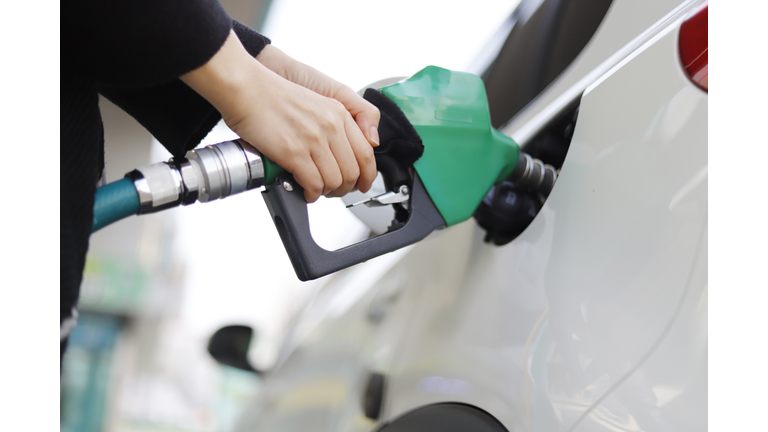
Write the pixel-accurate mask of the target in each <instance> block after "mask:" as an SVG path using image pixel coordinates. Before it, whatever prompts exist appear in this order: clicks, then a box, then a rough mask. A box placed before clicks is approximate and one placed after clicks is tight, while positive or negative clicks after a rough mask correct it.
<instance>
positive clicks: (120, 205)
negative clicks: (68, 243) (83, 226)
mask: <svg viewBox="0 0 768 432" xmlns="http://www.w3.org/2000/svg"><path fill="white" fill-rule="evenodd" d="M139 209H140V204H139V194H138V193H137V192H136V187H135V186H134V185H133V181H132V180H131V179H130V178H128V177H126V178H123V179H121V180H118V181H116V182H112V183H109V184H107V185H104V186H102V187H100V188H98V189H96V201H95V202H94V205H93V225H92V226H91V233H95V232H96V231H98V230H100V229H102V228H104V227H105V226H107V225H109V224H111V223H113V222H117V221H119V220H120V219H124V218H127V217H128V216H131V215H135V214H138V213H139Z"/></svg>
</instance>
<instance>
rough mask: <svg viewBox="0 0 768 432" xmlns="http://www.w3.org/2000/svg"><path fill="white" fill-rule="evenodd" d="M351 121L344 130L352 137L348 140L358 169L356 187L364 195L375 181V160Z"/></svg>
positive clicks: (371, 149)
mask: <svg viewBox="0 0 768 432" xmlns="http://www.w3.org/2000/svg"><path fill="white" fill-rule="evenodd" d="M351 120H352V119H351V118H350V119H348V121H347V123H346V124H345V129H346V130H347V135H351V136H352V137H353V138H352V139H350V144H351V146H352V151H353V152H354V154H355V159H356V160H357V166H358V167H359V169H360V176H359V177H358V179H357V185H356V187H357V189H358V190H359V191H360V192H363V193H365V192H368V190H369V189H370V188H371V185H372V184H373V181H374V180H375V179H376V173H377V171H376V160H375V158H374V156H373V147H371V146H370V145H369V144H368V143H367V142H366V141H365V139H364V138H363V137H362V136H361V134H360V129H358V126H357V125H356V124H355V123H354V122H352V121H351Z"/></svg>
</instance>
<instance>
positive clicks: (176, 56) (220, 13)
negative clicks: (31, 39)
mask: <svg viewBox="0 0 768 432" xmlns="http://www.w3.org/2000/svg"><path fill="white" fill-rule="evenodd" d="M60 5H61V19H60V23H61V32H60V34H61V45H60V46H61V59H62V60H61V61H62V67H66V68H72V69H75V70H79V71H81V73H83V74H86V75H88V76H90V77H91V78H92V79H93V80H94V81H97V82H100V83H103V84H106V85H110V86H120V87H146V86H151V85H157V84H160V83H163V82H167V81H170V80H172V79H174V78H176V77H179V76H181V75H183V74H185V73H187V72H189V71H191V70H194V69H196V68H198V67H200V66H202V65H203V64H205V62H206V61H208V59H209V58H211V57H212V56H213V55H214V54H215V53H216V51H218V50H219V48H220V47H221V45H222V44H223V43H224V40H225V39H226V38H227V35H228V34H229V30H230V29H231V28H232V24H231V22H232V21H231V19H230V18H229V16H228V15H227V13H226V12H225V11H224V9H223V8H222V6H221V4H220V3H219V2H218V0H62V2H61V4H60Z"/></svg>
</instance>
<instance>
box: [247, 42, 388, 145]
mask: <svg viewBox="0 0 768 432" xmlns="http://www.w3.org/2000/svg"><path fill="white" fill-rule="evenodd" d="M256 60H258V61H259V62H261V64H263V65H264V66H266V67H267V68H268V69H269V70H271V71H273V72H275V73H276V74H278V75H280V76H281V77H283V78H285V79H287V80H288V81H291V82H293V83H295V84H298V85H300V86H302V87H305V88H308V89H310V90H312V91H314V92H315V93H318V94H321V95H323V96H327V97H330V98H333V99H336V100H337V101H339V102H341V103H342V105H344V108H346V109H347V111H349V113H350V114H351V115H352V117H354V119H355V122H356V123H357V125H358V126H359V127H360V131H362V132H363V135H365V138H366V139H367V140H368V142H369V143H371V145H372V146H374V147H376V146H378V145H379V132H378V127H379V118H380V114H379V109H378V108H376V107H375V106H374V105H373V104H371V103H370V102H368V101H367V100H365V99H363V98H361V97H360V96H359V95H358V94H357V93H356V92H355V91H354V90H352V89H351V88H349V87H347V86H345V85H344V84H341V83H339V82H338V81H336V80H334V79H332V78H330V77H328V76H327V75H325V74H323V73H322V72H319V71H318V70H316V69H314V68H312V67H310V66H308V65H305V64H304V63H301V62H299V61H296V60H294V59H293V58H291V57H290V56H288V55H286V54H285V53H283V52H282V51H280V50H279V49H277V48H275V47H274V46H272V45H267V46H266V47H264V49H263V50H261V52H260V53H259V55H257V56H256Z"/></svg>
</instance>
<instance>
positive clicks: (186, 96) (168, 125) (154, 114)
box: [99, 21, 270, 158]
mask: <svg viewBox="0 0 768 432" xmlns="http://www.w3.org/2000/svg"><path fill="white" fill-rule="evenodd" d="M232 28H233V29H234V30H235V33H236V34H237V36H238V38H239V39H240V41H241V42H242V43H243V46H244V47H245V49H246V50H247V51H248V52H249V53H250V54H251V55H252V56H254V57H255V56H256V55H258V54H259V52H261V50H262V49H263V48H264V47H265V46H266V45H267V44H269V43H270V40H269V39H267V38H266V37H264V36H262V35H260V34H259V33H257V32H255V31H253V30H251V29H250V28H248V27H246V26H245V25H243V24H240V23H239V22H237V21H232ZM222 44H223V41H222ZM99 93H101V94H102V95H103V96H104V97H106V98H107V99H109V100H110V101H112V102H113V103H114V104H115V105H117V106H119V107H120V108H122V109H123V110H124V111H126V112H127V113H128V114H130V115H131V116H133V118H135V119H136V120H137V121H138V122H139V123H141V125H142V126H144V127H145V128H146V129H147V130H148V131H149V132H150V133H151V134H152V136H154V137H155V138H156V139H157V140H158V141H160V143H161V144H163V146H165V148H166V149H168V151H169V152H170V153H171V154H172V155H173V156H174V157H176V158H179V157H182V156H184V154H185V153H186V152H187V150H190V149H193V148H195V146H197V145H198V144H199V143H200V141H201V140H202V139H203V138H205V136H206V135H208V132H210V131H211V129H213V127H214V126H215V125H216V123H218V122H219V120H221V114H219V112H218V111H217V110H216V109H215V108H214V107H213V105H211V104H210V103H208V101H206V100H205V99H203V98H202V97H201V96H200V95H198V94H197V93H196V92H195V91H194V90H192V89H191V88H189V87H188V86H187V85H186V84H184V83H183V82H182V81H181V80H180V79H178V78H176V79H174V80H172V81H171V82H168V83H165V84H162V85H157V86H153V87H144V88H124V87H115V86H109V85H105V84H100V85H99Z"/></svg>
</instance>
